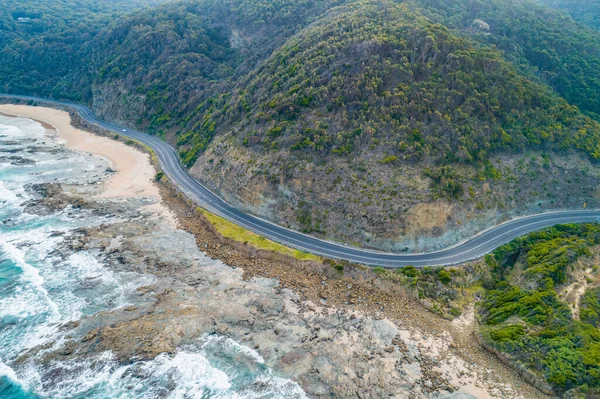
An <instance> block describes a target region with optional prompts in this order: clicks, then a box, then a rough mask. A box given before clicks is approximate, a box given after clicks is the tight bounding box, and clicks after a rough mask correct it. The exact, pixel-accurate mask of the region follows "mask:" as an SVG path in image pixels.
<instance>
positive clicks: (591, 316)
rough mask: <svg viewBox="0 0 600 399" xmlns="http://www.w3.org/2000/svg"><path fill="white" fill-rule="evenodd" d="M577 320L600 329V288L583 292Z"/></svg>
mask: <svg viewBox="0 0 600 399" xmlns="http://www.w3.org/2000/svg"><path fill="white" fill-rule="evenodd" d="M579 318H580V319H581V321H582V322H584V323H588V324H591V325H593V326H595V327H597V328H598V327H600V287H595V288H592V289H590V290H587V291H586V292H585V294H584V295H583V297H582V298H581V302H580V304H579Z"/></svg>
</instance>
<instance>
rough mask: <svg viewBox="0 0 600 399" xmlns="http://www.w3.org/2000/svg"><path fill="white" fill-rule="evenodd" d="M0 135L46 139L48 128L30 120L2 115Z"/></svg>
mask: <svg viewBox="0 0 600 399" xmlns="http://www.w3.org/2000/svg"><path fill="white" fill-rule="evenodd" d="M0 133H1V134H4V135H7V136H9V137H11V138H12V137H33V138H40V139H42V138H44V136H45V135H46V128H45V127H43V126H42V125H41V124H40V123H39V122H36V121H34V120H32V119H28V118H18V117H10V116H2V115H0Z"/></svg>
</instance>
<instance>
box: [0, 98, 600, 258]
mask: <svg viewBox="0 0 600 399" xmlns="http://www.w3.org/2000/svg"><path fill="white" fill-rule="evenodd" d="M0 98H6V99H10V100H21V101H35V102H38V103H44V104H49V105H53V106H63V107H68V108H71V109H73V110H74V111H76V112H77V113H78V114H79V115H80V116H81V117H82V118H83V119H85V120H86V121H87V122H89V123H91V124H95V125H97V126H100V127H102V128H104V129H107V130H110V131H114V132H117V133H118V134H120V135H122V136H126V137H129V138H131V139H134V140H137V141H140V142H142V143H144V144H146V145H147V146H148V147H150V148H152V150H154V152H155V153H156V155H157V157H158V160H159V163H160V166H161V168H162V170H163V172H164V173H165V175H166V176H167V177H168V178H169V179H170V180H171V182H173V183H174V184H176V185H177V187H178V188H179V189H180V190H181V191H182V192H184V193H185V194H186V195H187V196H188V197H189V198H190V199H192V200H193V201H194V202H195V203H196V204H198V205H199V206H201V207H203V208H205V209H206V210H208V211H210V212H213V213H215V214H217V215H219V216H221V217H223V218H225V219H227V220H229V221H231V222H233V223H235V224H238V225H240V226H242V227H244V228H246V229H248V230H251V231H253V232H255V233H257V234H260V235H262V236H265V237H267V238H269V239H271V240H273V241H276V242H279V243H281V244H284V245H287V246H289V247H292V248H296V249H299V250H303V251H306V252H310V253H313V254H316V255H322V256H325V257H328V258H333V259H343V260H347V261H350V262H355V263H360V264H364V265H369V266H384V267H403V266H408V265H412V266H415V267H424V266H442V265H455V264H459V263H463V262H467V261H469V260H473V259H477V258H480V257H481V256H483V255H485V254H487V253H489V252H491V251H493V250H494V249H495V248H497V247H499V246H501V245H503V244H506V243H507V242H510V241H511V240H513V239H515V238H517V237H520V236H522V235H525V234H527V233H531V232H533V231H536V230H540V229H543V228H546V227H551V226H554V225H556V224H563V223H586V222H597V221H598V220H600V210H579V211H560V212H548V213H541V214H538V215H533V216H527V217H523V218H519V219H514V220H511V221H508V222H506V223H503V224H501V225H498V226H496V227H493V228H490V229H488V230H486V231H484V232H482V233H480V234H478V235H476V236H474V237H472V238H470V239H468V240H466V241H464V242H462V243H460V244H458V245H455V246H452V247H449V248H446V249H443V250H440V251H436V252H430V253H422V254H397V253H384V252H377V251H371V250H367V249H360V248H355V247H349V246H346V245H343V244H339V243H334V242H330V241H325V240H321V239H318V238H315V237H311V236H309V235H306V234H302V233H299V232H297V231H293V230H290V229H287V228H285V227H282V226H279V225H276V224H274V223H271V222H268V221H266V220H264V219H261V218H259V217H256V216H253V215H250V214H248V213H245V212H243V211H241V210H239V209H237V208H235V207H233V206H232V205H230V204H228V203H227V202H225V201H224V200H223V199H221V198H220V197H219V196H217V195H216V194H215V193H213V192H212V191H211V190H210V189H208V188H206V187H205V186H204V185H202V184H201V183H200V182H199V181H198V180H196V179H194V178H193V177H191V176H190V175H189V174H188V172H187V170H186V169H185V168H184V167H183V166H182V164H181V163H180V161H179V156H178V154H177V152H176V151H175V149H174V148H173V147H171V146H170V145H169V144H167V143H166V142H164V141H162V140H160V139H159V138H157V137H155V136H151V135H148V134H146V133H143V132H139V131H136V130H132V129H129V128H125V127H122V126H118V125H115V124H113V123H109V122H105V121H102V120H100V119H98V118H97V117H96V116H94V114H93V113H92V111H91V110H90V109H89V108H88V107H86V106H85V105H80V104H75V103H68V102H62V101H55V100H47V99H43V98H37V97H30V96H18V95H8V94H0Z"/></svg>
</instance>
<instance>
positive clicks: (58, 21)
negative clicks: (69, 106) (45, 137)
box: [0, 0, 163, 100]
mask: <svg viewBox="0 0 600 399" xmlns="http://www.w3.org/2000/svg"><path fill="white" fill-rule="evenodd" d="M162 2H163V1H160V0H131V1H119V0H114V1H96V0H80V1H77V0H52V1H42V2H40V1H36V0H3V1H2V7H0V54H1V58H2V62H1V63H0V84H1V86H0V87H2V91H3V92H6V91H8V92H13V93H24V94H38V95H41V96H53V97H57V98H64V99H72V100H84V99H85V100H87V99H89V98H90V96H91V87H90V86H89V83H90V82H91V80H93V77H91V76H86V73H85V68H86V67H87V65H88V61H89V51H90V50H89V44H90V42H91V41H92V40H93V38H94V36H95V35H96V34H98V32H100V30H102V29H104V28H106V27H107V26H109V27H110V26H114V24H115V21H116V20H117V19H118V18H119V17H120V16H123V15H127V14H129V13H131V12H134V11H138V10H141V9H143V8H146V7H149V6H155V5H157V4H160V3H162ZM19 18H23V19H22V20H19Z"/></svg>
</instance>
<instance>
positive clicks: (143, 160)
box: [0, 104, 160, 200]
mask: <svg viewBox="0 0 600 399" xmlns="http://www.w3.org/2000/svg"><path fill="white" fill-rule="evenodd" d="M0 113H1V114H3V115H6V116H8V117H17V118H27V119H31V120H34V121H36V122H38V123H40V124H41V125H42V126H43V127H44V128H45V129H46V130H47V131H48V130H53V131H55V132H57V134H58V137H59V138H60V141H61V142H62V143H63V144H64V145H65V146H66V147H67V148H69V149H71V150H75V151H81V152H87V153H90V154H94V155H96V156H100V157H102V158H105V159H107V160H108V161H109V162H110V163H111V168H112V169H113V170H114V171H115V173H114V174H113V175H112V176H111V177H110V179H109V180H108V181H106V182H105V184H104V190H103V191H102V193H100V194H99V195H98V197H100V198H117V197H124V198H131V197H151V198H154V199H157V200H160V193H159V191H158V189H157V188H156V186H155V185H154V184H153V182H152V180H153V178H154V175H155V173H156V172H155V170H154V167H153V166H152V164H151V162H150V156H149V155H148V154H145V153H143V152H141V151H139V150H137V149H135V148H133V147H131V146H127V145H124V144H122V143H119V142H116V141H114V140H111V139H109V138H107V137H101V136H98V135H95V134H93V133H89V132H86V131H84V130H82V129H78V128H75V127H73V126H72V125H71V117H70V115H69V113H68V112H66V111H61V110H57V109H54V108H47V107H32V106H28V105H13V104H2V105H0Z"/></svg>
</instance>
